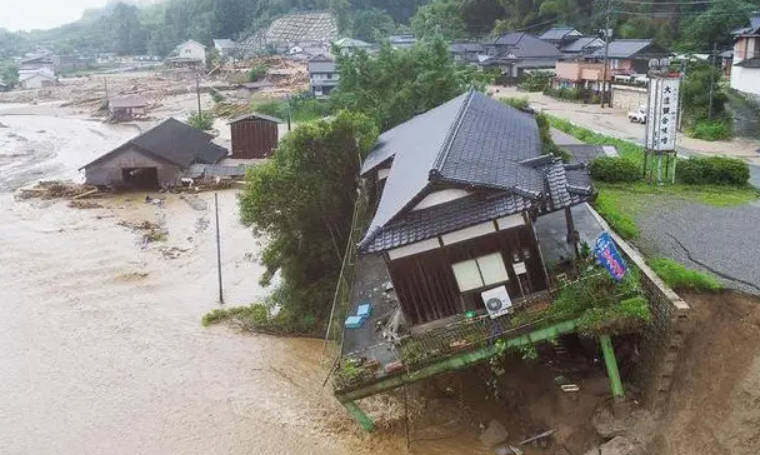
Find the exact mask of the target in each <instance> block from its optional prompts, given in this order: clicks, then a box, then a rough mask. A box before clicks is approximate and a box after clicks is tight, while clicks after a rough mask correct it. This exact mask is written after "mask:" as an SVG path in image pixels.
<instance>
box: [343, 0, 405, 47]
mask: <svg viewBox="0 0 760 455" xmlns="http://www.w3.org/2000/svg"><path fill="white" fill-rule="evenodd" d="M351 22H352V23H351V35H352V36H353V37H354V38H356V39H360V40H363V41H375V38H376V37H377V36H388V35H390V34H391V33H392V32H393V30H394V29H395V28H396V24H395V23H394V22H393V18H392V17H390V16H389V15H388V14H387V13H386V12H385V11H383V10H381V9H377V8H369V9H363V10H359V11H356V12H355V13H354V15H353V18H352V21H351Z"/></svg>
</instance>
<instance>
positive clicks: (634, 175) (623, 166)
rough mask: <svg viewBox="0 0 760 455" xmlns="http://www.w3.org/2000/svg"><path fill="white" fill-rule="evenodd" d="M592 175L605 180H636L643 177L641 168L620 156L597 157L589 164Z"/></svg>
mask: <svg viewBox="0 0 760 455" xmlns="http://www.w3.org/2000/svg"><path fill="white" fill-rule="evenodd" d="M589 170H590V171H591V177H593V178H594V179H596V180H601V181H603V182H610V183H615V182H635V181H637V180H639V179H641V170H640V169H639V167H638V166H636V164H635V163H634V162H633V161H630V160H627V159H625V158H620V157H612V156H605V157H601V158H597V159H595V160H594V161H592V162H591V164H590V165H589Z"/></svg>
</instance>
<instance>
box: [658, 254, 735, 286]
mask: <svg viewBox="0 0 760 455" xmlns="http://www.w3.org/2000/svg"><path fill="white" fill-rule="evenodd" d="M649 265H650V266H651V267H652V270H654V271H655V273H657V275H658V276H659V277H660V278H662V280H663V281H665V283H666V284H667V285H668V286H670V287H671V288H673V289H676V290H679V289H684V290H689V291H699V292H718V291H722V290H723V284H722V283H721V282H720V281H718V279H717V278H715V277H714V276H712V275H710V274H707V273H702V272H699V271H697V270H692V269H689V268H687V267H686V266H684V265H682V264H681V263H679V262H676V261H674V260H672V259H667V258H659V259H654V260H653V261H651V262H650V263H649Z"/></svg>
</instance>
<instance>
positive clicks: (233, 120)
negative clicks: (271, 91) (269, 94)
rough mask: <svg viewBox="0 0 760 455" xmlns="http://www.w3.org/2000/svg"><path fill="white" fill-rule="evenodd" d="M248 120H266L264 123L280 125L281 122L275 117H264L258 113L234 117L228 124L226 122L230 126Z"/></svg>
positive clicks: (264, 115)
mask: <svg viewBox="0 0 760 455" xmlns="http://www.w3.org/2000/svg"><path fill="white" fill-rule="evenodd" d="M248 119H261V120H266V121H269V122H274V123H282V120H281V119H278V118H277V117H272V116H271V115H266V114H259V113H258V112H252V113H250V114H243V115H241V116H239V117H235V118H233V119H232V120H230V121H229V122H227V124H228V125H232V124H233V123H237V122H240V121H242V120H248Z"/></svg>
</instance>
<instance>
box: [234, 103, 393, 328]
mask: <svg viewBox="0 0 760 455" xmlns="http://www.w3.org/2000/svg"><path fill="white" fill-rule="evenodd" d="M377 135H378V130H377V128H376V127H375V125H374V123H373V122H372V121H371V120H370V119H369V118H368V117H366V116H365V115H362V114H356V113H349V112H340V113H338V114H337V115H336V116H335V118H334V119H332V120H330V121H326V120H320V121H315V122H309V123H306V124H303V125H301V126H299V127H298V128H296V129H295V130H293V131H292V132H291V133H289V134H288V135H286V136H285V137H284V138H283V139H282V141H281V142H280V144H279V145H278V147H277V153H275V154H274V156H273V158H272V159H271V160H270V161H269V162H267V163H265V164H262V165H260V166H256V167H254V168H252V169H250V170H249V171H248V174H247V176H246V188H245V190H244V191H243V192H242V194H241V196H240V199H239V203H240V212H241V221H242V222H243V224H245V225H246V226H251V227H252V228H253V229H254V230H255V231H256V232H258V233H260V234H262V235H263V236H264V237H265V238H268V239H269V242H268V243H267V245H266V246H265V248H264V251H263V253H262V259H261V262H262V264H263V265H264V267H265V269H266V271H265V273H264V275H263V276H262V277H261V280H260V281H261V283H262V285H269V284H270V283H271V280H272V277H273V276H274V274H275V273H277V272H279V274H280V276H281V284H280V285H279V287H278V288H277V289H276V290H275V292H274V293H273V295H272V297H271V301H272V305H276V307H277V308H279V313H278V315H277V317H278V318H280V319H281V320H282V321H283V324H285V323H287V326H289V327H294V328H298V329H299V331H301V332H306V333H314V332H316V331H318V330H320V329H322V328H323V325H324V324H325V323H326V320H327V318H328V316H329V312H330V304H331V302H332V297H333V293H334V291H335V283H336V281H337V279H338V274H339V272H340V267H341V263H342V259H343V253H344V248H345V246H346V243H347V241H348V236H349V231H350V224H351V214H352V213H353V207H354V201H355V198H356V175H357V173H358V171H359V163H360V159H361V158H362V157H364V156H366V154H367V153H368V152H369V150H370V149H371V147H372V146H373V145H374V144H375V141H376V140H377Z"/></svg>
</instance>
